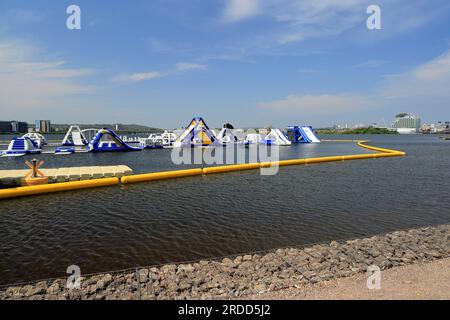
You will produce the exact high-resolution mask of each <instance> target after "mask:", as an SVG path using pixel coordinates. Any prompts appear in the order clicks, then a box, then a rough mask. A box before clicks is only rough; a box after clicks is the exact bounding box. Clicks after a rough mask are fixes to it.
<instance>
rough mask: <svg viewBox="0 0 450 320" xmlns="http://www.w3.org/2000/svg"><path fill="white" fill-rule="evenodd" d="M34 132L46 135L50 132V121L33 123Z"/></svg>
mask: <svg viewBox="0 0 450 320" xmlns="http://www.w3.org/2000/svg"><path fill="white" fill-rule="evenodd" d="M35 127H36V129H35V130H36V132H40V133H48V132H51V122H50V120H36V121H35Z"/></svg>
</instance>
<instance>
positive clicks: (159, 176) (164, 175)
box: [121, 169, 203, 184]
mask: <svg viewBox="0 0 450 320" xmlns="http://www.w3.org/2000/svg"><path fill="white" fill-rule="evenodd" d="M202 174H203V170H202V169H189V170H176V171H165V172H154V173H147V174H136V175H132V176H126V177H122V179H121V182H122V183H123V184H130V183H139V182H148V181H157V180H167V179H174V178H181V177H191V176H200V175H202Z"/></svg>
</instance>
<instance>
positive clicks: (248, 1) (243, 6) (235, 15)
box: [224, 0, 260, 22]
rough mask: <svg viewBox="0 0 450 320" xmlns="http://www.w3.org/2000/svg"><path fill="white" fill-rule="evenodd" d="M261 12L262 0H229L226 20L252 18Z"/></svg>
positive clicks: (225, 14) (234, 20)
mask: <svg viewBox="0 0 450 320" xmlns="http://www.w3.org/2000/svg"><path fill="white" fill-rule="evenodd" d="M259 12H260V0H228V3H227V6H226V8H225V13H224V20H225V21H226V22H236V21H240V20H243V19H247V18H251V17H254V16H256V15H258V13H259Z"/></svg>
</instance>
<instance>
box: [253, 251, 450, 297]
mask: <svg viewBox="0 0 450 320" xmlns="http://www.w3.org/2000/svg"><path fill="white" fill-rule="evenodd" d="M367 279H368V277H367V274H359V275H356V276H352V277H348V278H338V279H332V280H329V281H323V282H319V283H315V284H307V285H305V286H302V287H301V288H289V289H282V290H279V291H270V292H266V293H262V294H256V295H252V296H249V297H246V299H250V300H253V299H255V300H355V299H356V300H450V259H449V258H447V259H440V260H436V261H431V262H424V263H417V264H410V265H405V266H401V267H395V268H392V269H388V270H384V271H382V272H381V278H380V288H379V289H372V290H369V289H368V288H367Z"/></svg>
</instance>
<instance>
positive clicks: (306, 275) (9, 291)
mask: <svg viewBox="0 0 450 320" xmlns="http://www.w3.org/2000/svg"><path fill="white" fill-rule="evenodd" d="M449 257H450V225H441V226H436V227H426V228H419V229H412V230H407V231H397V232H393V233H389V234H386V235H381V236H374V237H371V238H365V239H356V240H349V241H343V242H337V241H332V242H331V243H328V244H320V245H315V246H312V247H309V248H286V249H278V250H276V251H273V252H269V253H265V254H253V255H244V256H236V257H230V258H224V259H223V260H221V261H217V260H208V261H206V260H205V261H198V262H195V263H191V264H178V265H174V264H171V265H164V266H159V267H149V268H140V269H136V270H135V271H134V270H133V271H130V272H123V273H114V274H112V273H111V274H99V275H93V276H87V277H86V278H82V279H81V286H80V288H79V289H67V288H66V282H67V279H57V280H49V281H41V282H39V283H34V284H32V285H25V286H17V287H9V288H5V289H4V290H3V291H0V299H32V300H42V299H52V300H59V299H63V300H68V299H69V300H72V299H77V300H78V299H83V300H84V299H88V300H91V299H236V298H248V297H251V296H255V295H261V294H265V293H267V292H274V291H279V290H281V289H290V288H291V289H292V288H301V287H304V286H305V285H314V284H320V283H325V282H326V281H330V280H333V279H338V278H346V277H352V276H358V275H361V274H363V273H366V271H367V268H368V267H369V266H372V265H376V266H378V267H379V268H380V269H381V270H387V269H391V268H393V267H398V266H406V265H412V264H420V263H425V262H430V261H434V260H438V259H445V258H449ZM284 298H287V297H284Z"/></svg>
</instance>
